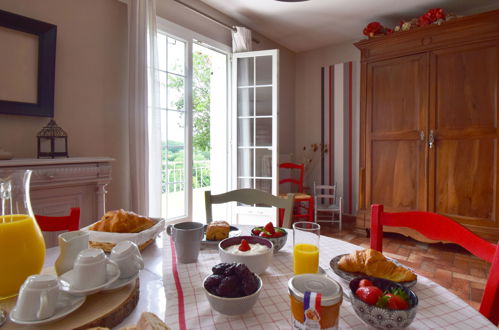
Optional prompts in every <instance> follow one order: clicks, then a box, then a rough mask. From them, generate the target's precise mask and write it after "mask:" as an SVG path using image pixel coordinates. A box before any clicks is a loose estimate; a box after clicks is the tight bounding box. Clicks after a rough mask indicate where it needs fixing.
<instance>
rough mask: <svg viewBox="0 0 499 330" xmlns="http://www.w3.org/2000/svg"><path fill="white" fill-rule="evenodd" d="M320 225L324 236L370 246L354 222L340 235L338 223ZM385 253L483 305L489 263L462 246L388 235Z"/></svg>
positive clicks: (460, 295) (467, 298)
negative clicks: (422, 241) (423, 241)
mask: <svg viewBox="0 0 499 330" xmlns="http://www.w3.org/2000/svg"><path fill="white" fill-rule="evenodd" d="M320 224H321V234H323V235H326V236H329V237H334V238H338V239H341V240H344V241H347V242H350V243H352V244H356V245H360V246H362V247H364V248H368V247H369V238H368V237H366V235H365V234H364V235H362V234H359V233H356V232H354V229H355V225H354V221H346V220H343V228H342V231H341V232H339V231H338V224H328V223H324V222H321V223H320ZM383 253H384V254H385V255H386V256H389V257H392V258H395V259H397V260H398V261H400V262H401V263H403V264H404V265H407V266H409V267H411V268H413V269H414V270H415V271H416V272H417V273H419V274H421V275H423V276H425V277H427V278H429V279H431V280H433V281H435V282H437V283H439V284H440V285H442V286H444V287H446V288H447V289H449V290H450V291H452V292H454V294H456V295H457V296H459V297H460V298H461V299H463V300H464V301H466V302H467V303H468V304H470V305H471V306H473V307H474V308H475V309H478V307H479V306H480V301H481V299H482V295H483V290H484V288H485V282H486V280H487V275H488V271H489V268H490V264H489V263H488V262H486V261H483V260H481V259H479V258H477V257H475V256H474V255H472V254H471V253H469V252H468V251H466V250H465V249H463V248H461V247H460V246H457V245H454V244H426V243H420V242H418V241H415V240H413V239H411V238H407V237H405V236H403V235H399V234H392V233H385V234H384V237H383Z"/></svg>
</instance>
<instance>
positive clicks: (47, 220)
mask: <svg viewBox="0 0 499 330" xmlns="http://www.w3.org/2000/svg"><path fill="white" fill-rule="evenodd" d="M35 219H36V222H38V226H40V229H41V230H42V231H61V230H68V231H73V230H78V229H79V228H80V208H79V207H74V208H71V213H70V214H69V215H66V216H62V217H49V216H44V215H35Z"/></svg>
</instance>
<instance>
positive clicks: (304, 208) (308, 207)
mask: <svg viewBox="0 0 499 330" xmlns="http://www.w3.org/2000/svg"><path fill="white" fill-rule="evenodd" d="M279 168H280V169H288V170H290V172H296V171H297V172H298V176H297V177H296V178H295V177H293V176H291V175H290V177H288V178H284V179H281V180H279V184H280V185H282V184H286V183H290V184H291V189H292V191H293V190H295V191H296V193H295V207H294V209H293V221H299V220H300V219H303V220H308V221H314V199H313V197H312V196H311V195H308V194H305V193H304V192H303V178H304V176H305V166H304V165H303V164H295V163H281V164H279ZM290 174H291V173H290ZM279 196H281V197H283V196H285V194H279ZM281 213H282V212H281ZM280 218H282V215H281V216H280ZM279 222H280V223H282V221H281V220H279Z"/></svg>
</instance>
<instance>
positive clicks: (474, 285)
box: [470, 282, 485, 290]
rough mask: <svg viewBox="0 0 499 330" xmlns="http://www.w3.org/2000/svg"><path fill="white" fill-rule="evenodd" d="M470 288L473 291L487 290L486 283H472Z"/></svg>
mask: <svg viewBox="0 0 499 330" xmlns="http://www.w3.org/2000/svg"><path fill="white" fill-rule="evenodd" d="M470 286H471V288H472V289H482V290H484V289H485V283H480V282H470Z"/></svg>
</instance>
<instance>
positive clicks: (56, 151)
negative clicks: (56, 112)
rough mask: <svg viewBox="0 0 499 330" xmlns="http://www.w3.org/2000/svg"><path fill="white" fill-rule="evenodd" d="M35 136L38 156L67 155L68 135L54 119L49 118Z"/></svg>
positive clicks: (53, 156)
mask: <svg viewBox="0 0 499 330" xmlns="http://www.w3.org/2000/svg"><path fill="white" fill-rule="evenodd" d="M37 138H38V158H43V157H50V158H55V157H69V156H68V135H67V134H66V132H64V130H63V129H62V128H60V127H59V126H57V124H56V123H55V120H53V119H51V120H50V122H49V123H48V124H47V126H45V127H44V128H42V130H41V131H40V132H38V134H37Z"/></svg>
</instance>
